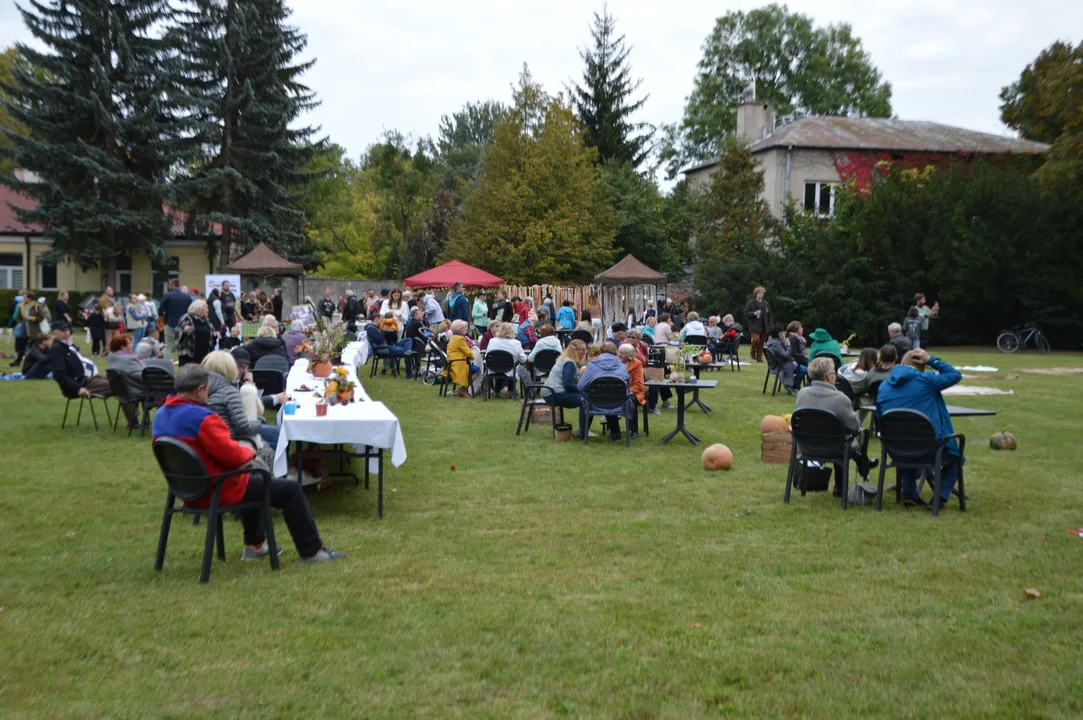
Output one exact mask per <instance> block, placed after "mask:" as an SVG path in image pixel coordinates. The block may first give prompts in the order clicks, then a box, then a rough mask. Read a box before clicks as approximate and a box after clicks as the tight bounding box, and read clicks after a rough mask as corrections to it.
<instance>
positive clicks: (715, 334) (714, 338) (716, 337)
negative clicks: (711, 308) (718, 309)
mask: <svg viewBox="0 0 1083 720" xmlns="http://www.w3.org/2000/svg"><path fill="white" fill-rule="evenodd" d="M718 320H719V318H718V316H717V315H711V316H710V317H709V318H707V348H708V349H709V350H710V351H711V353H712V354H714V352H715V350H716V349H717V348H718V344H719V343H720V342H722V326H721V325H719V324H718ZM717 357H718V356H717V355H715V358H716V359H717Z"/></svg>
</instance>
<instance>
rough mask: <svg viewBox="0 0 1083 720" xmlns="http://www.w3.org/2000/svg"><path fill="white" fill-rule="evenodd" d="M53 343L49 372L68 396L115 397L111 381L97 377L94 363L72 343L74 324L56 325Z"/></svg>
mask: <svg viewBox="0 0 1083 720" xmlns="http://www.w3.org/2000/svg"><path fill="white" fill-rule="evenodd" d="M52 327H53V344H52V345H50V346H49V370H50V371H52V373H53V380H56V382H57V384H58V385H59V386H60V390H61V392H63V393H64V397H67V398H71V399H76V398H87V397H90V396H91V395H98V396H101V397H112V395H113V392H112V390H110V389H109V381H108V380H106V379H105V378H103V377H101V376H100V375H98V374H97V372H98V371H97V368H95V367H94V363H92V362H91V361H90V360H87V359H86V358H85V357H83V356H82V355H80V354H79V348H77V347H75V346H74V345H72V342H71V323H69V322H68V321H67V320H57V321H56V322H54V323H53V326H52Z"/></svg>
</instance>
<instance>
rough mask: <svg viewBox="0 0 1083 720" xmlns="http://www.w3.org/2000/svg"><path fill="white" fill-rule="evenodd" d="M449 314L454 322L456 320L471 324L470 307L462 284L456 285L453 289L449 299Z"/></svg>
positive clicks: (449, 317)
mask: <svg viewBox="0 0 1083 720" xmlns="http://www.w3.org/2000/svg"><path fill="white" fill-rule="evenodd" d="M447 314H448V319H449V320H451V321H452V322H455V321H456V320H463V321H465V322H467V323H469V322H470V305H469V303H468V302H467V300H466V296H465V295H463V284H462V283H461V282H457V283H455V285H454V287H452V288H451V294H450V295H448V297H447Z"/></svg>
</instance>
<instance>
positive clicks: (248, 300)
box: [241, 292, 259, 322]
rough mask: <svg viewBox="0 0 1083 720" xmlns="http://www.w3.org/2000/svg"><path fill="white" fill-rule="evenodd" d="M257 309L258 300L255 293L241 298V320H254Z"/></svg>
mask: <svg viewBox="0 0 1083 720" xmlns="http://www.w3.org/2000/svg"><path fill="white" fill-rule="evenodd" d="M258 307H259V298H258V297H257V296H256V293H255V292H250V293H248V294H247V295H245V296H243V299H242V300H241V319H242V320H244V321H246V322H252V321H253V320H255V319H256V308H258Z"/></svg>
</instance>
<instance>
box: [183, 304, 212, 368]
mask: <svg viewBox="0 0 1083 720" xmlns="http://www.w3.org/2000/svg"><path fill="white" fill-rule="evenodd" d="M209 312H210V307H209V306H208V305H207V301H206V300H193V301H192V304H191V305H189V306H188V312H187V313H185V314H184V315H183V316H181V319H180V321H178V322H177V328H176V330H174V334H173V337H174V338H175V339H176V341H177V356H178V358H179V359H180V364H181V365H187V364H188V363H201V362H203V358H205V357H207V353H209V352H210V351H211V349H212V348H213V347H214V340H215V338H216V337H218V333H216V332H215V331H214V328H212V327H211V323H210V320H208V319H207V315H208V314H209Z"/></svg>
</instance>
